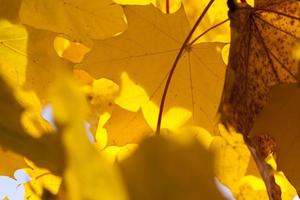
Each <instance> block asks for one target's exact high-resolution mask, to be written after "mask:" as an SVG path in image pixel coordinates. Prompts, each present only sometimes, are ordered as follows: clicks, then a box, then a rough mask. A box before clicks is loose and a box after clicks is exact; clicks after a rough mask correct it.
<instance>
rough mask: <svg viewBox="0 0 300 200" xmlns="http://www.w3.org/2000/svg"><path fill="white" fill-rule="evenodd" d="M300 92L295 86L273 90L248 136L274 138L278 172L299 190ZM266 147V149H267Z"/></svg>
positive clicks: (283, 86)
mask: <svg viewBox="0 0 300 200" xmlns="http://www.w3.org/2000/svg"><path fill="white" fill-rule="evenodd" d="M299 102H300V89H299V88H298V87H297V84H289V85H288V84H286V85H280V86H276V87H274V88H272V90H271V98H270V102H269V104H267V105H266V107H265V108H264V109H263V110H262V112H261V113H260V114H259V115H258V117H257V120H256V123H255V125H254V127H253V129H252V131H251V133H250V136H251V137H253V136H259V135H265V134H268V135H270V136H272V137H273V138H274V139H275V142H276V145H277V148H276V149H275V152H273V153H274V154H275V155H276V158H277V159H276V160H277V163H278V169H279V170H282V171H283V172H284V173H285V175H286V176H287V177H288V179H289V180H290V181H291V183H292V184H293V186H294V187H295V188H296V189H297V191H300V179H299V170H298V168H297V165H298V163H299V162H300V160H299V158H298V154H297V152H298V149H299V144H298V142H297V140H298V137H299V133H300V125H299V124H300V121H299V119H300V107H299ZM265 148H268V146H266V147H265Z"/></svg>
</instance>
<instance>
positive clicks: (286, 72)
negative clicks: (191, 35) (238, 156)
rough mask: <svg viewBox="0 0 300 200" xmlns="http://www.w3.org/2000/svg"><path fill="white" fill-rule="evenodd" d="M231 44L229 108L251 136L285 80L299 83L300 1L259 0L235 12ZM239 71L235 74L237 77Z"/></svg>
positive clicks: (234, 121)
mask: <svg viewBox="0 0 300 200" xmlns="http://www.w3.org/2000/svg"><path fill="white" fill-rule="evenodd" d="M229 16H230V19H231V31H232V34H231V40H232V41H231V42H232V44H231V48H230V58H229V59H230V60H229V70H231V71H229V72H228V76H227V82H226V85H227V87H226V88H227V91H225V92H227V97H226V99H225V102H227V103H228V107H226V108H225V113H227V117H228V119H229V120H228V121H229V122H230V123H231V124H232V125H233V126H235V127H236V129H237V130H238V131H239V132H242V133H243V134H246V135H247V134H248V133H249V131H250V129H251V127H252V126H253V123H254V119H255V116H256V115H257V114H258V113H259V112H260V111H261V110H262V108H263V107H264V105H265V104H266V103H267V100H268V98H269V90H270V88H271V87H272V86H274V85H277V84H280V83H295V82H297V81H299V80H298V79H297V77H296V75H297V73H298V71H299V69H298V65H297V63H296V61H295V60H294V59H293V57H292V50H293V48H294V45H295V44H296V42H297V40H298V39H299V38H300V29H299V26H300V2H299V1H293V0H279V1H260V0H258V1H256V2H255V6H254V8H251V7H250V6H249V5H247V4H246V3H241V4H237V5H234V6H233V8H232V10H231V11H230V14H229ZM232 74H234V75H232Z"/></svg>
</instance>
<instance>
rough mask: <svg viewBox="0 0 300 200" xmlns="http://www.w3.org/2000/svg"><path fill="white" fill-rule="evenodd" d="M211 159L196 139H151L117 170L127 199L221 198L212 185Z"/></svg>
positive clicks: (177, 199) (210, 155) (143, 143)
mask: <svg viewBox="0 0 300 200" xmlns="http://www.w3.org/2000/svg"><path fill="white" fill-rule="evenodd" d="M212 159H213V156H212V154H210V153H209V152H208V151H207V150H206V149H205V148H204V147H203V146H202V145H200V144H199V143H198V142H197V141H196V140H191V141H190V142H188V143H185V144H183V143H178V142H175V141H172V140H170V139H166V138H163V137H152V138H149V139H147V140H145V141H143V142H142V143H141V144H140V146H139V148H138V149H137V150H136V152H134V153H133V154H132V155H131V156H130V157H129V158H127V159H125V160H124V161H122V162H121V163H120V168H121V172H122V175H123V177H124V182H125V183H126V185H127V187H128V193H129V197H130V199H134V200H135V199H145V200H147V199H157V200H160V199H174V200H179V199H199V198H204V199H223V197H222V196H221V195H220V193H219V191H218V190H217V188H216V186H215V184H214V182H213V172H212V167H211V165H212V161H213V160H212Z"/></svg>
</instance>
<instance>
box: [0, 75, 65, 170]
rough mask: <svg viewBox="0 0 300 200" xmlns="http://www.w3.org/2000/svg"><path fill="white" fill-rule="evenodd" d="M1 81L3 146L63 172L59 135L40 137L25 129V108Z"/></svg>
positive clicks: (0, 108) (0, 106) (0, 104)
mask: <svg viewBox="0 0 300 200" xmlns="http://www.w3.org/2000/svg"><path fill="white" fill-rule="evenodd" d="M0 83H1V84H0V90H1V98H0V110H1V116H0V144H1V146H2V147H4V148H7V149H9V150H12V151H14V152H15V153H17V154H20V155H23V156H25V157H27V158H29V159H31V160H32V161H34V162H35V163H37V164H38V165H39V166H42V167H47V168H49V169H51V170H52V171H53V172H54V173H56V174H59V173H61V171H62V169H63V168H62V166H63V160H62V158H61V155H60V152H61V149H60V142H59V137H58V135H57V134H46V135H43V136H41V137H40V138H39V139H37V138H34V137H32V136H30V134H28V133H27V132H26V130H24V128H23V126H22V124H21V120H20V118H21V114H22V112H23V110H24V108H23V107H22V106H21V105H20V104H19V103H18V102H17V101H16V99H15V97H14V95H13V90H12V89H11V88H10V87H9V86H8V85H7V83H6V82H4V81H3V80H2V78H1V77H0ZM7 105H10V106H9V107H8V106H7ZM54 145H56V148H53V146H54ZM45 155H47V156H45Z"/></svg>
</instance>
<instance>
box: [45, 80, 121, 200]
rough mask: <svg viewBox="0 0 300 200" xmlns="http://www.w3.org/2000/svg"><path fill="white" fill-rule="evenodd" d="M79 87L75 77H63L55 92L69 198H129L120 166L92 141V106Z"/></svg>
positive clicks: (56, 114) (54, 102) (54, 100)
mask: <svg viewBox="0 0 300 200" xmlns="http://www.w3.org/2000/svg"><path fill="white" fill-rule="evenodd" d="M78 87H79V86H77V84H75V82H73V81H72V80H71V79H68V78H67V77H61V78H60V80H59V81H58V82H57V83H56V85H53V89H52V95H51V97H52V98H51V99H52V101H51V102H52V105H53V108H54V116H55V119H56V121H57V123H58V125H59V127H61V131H62V133H61V134H62V140H63V145H64V150H65V156H66V169H65V171H64V178H65V186H66V198H67V199H72V200H80V199H97V200H98V199H114V200H125V199H127V196H126V191H125V189H124V188H123V185H122V180H121V178H120V176H119V174H118V171H117V169H116V168H115V167H114V166H112V165H110V164H109V163H107V161H106V160H105V159H104V158H103V157H101V156H100V155H99V153H98V151H97V150H96V149H95V148H94V147H93V145H92V144H91V143H90V142H89V141H88V138H87V136H86V133H85V129H84V126H83V121H84V119H85V118H86V116H87V113H88V110H87V109H88V106H87V102H86V100H85V95H84V93H80V92H78Z"/></svg>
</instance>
